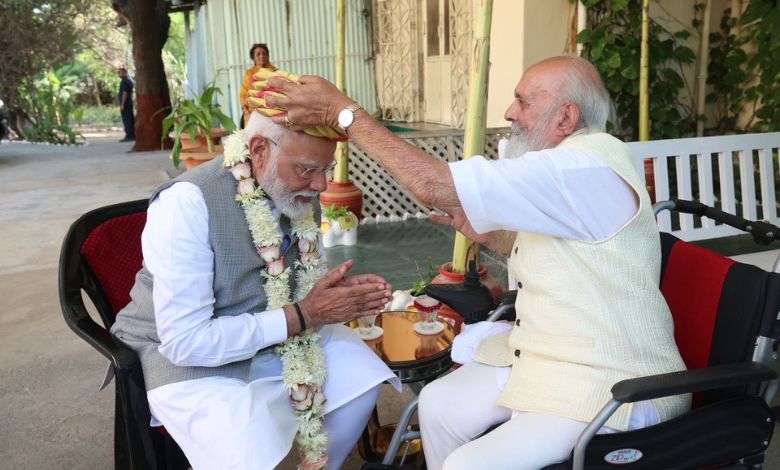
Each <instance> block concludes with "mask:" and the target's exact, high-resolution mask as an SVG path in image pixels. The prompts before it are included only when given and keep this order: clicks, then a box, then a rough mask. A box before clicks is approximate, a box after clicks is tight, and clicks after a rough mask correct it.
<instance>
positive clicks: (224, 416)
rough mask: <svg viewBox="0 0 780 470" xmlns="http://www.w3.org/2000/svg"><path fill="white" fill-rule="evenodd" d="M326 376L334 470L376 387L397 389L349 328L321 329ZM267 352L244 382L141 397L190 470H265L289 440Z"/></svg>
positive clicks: (273, 361)
mask: <svg viewBox="0 0 780 470" xmlns="http://www.w3.org/2000/svg"><path fill="white" fill-rule="evenodd" d="M320 335H321V336H322V341H321V345H322V348H323V351H324V352H325V362H326V367H327V373H328V378H327V380H326V382H325V395H326V397H327V400H328V401H327V402H326V404H325V412H326V416H325V429H326V431H327V433H328V468H330V469H337V468H339V467H340V466H341V464H342V463H343V461H344V459H345V458H346V457H347V454H348V453H349V451H350V450H351V449H352V447H353V446H354V445H355V442H356V441H357V439H358V437H359V436H360V433H361V432H362V430H363V428H364V427H365V425H366V422H367V421H368V418H369V415H370V414H371V411H372V410H373V408H374V406H375V404H376V401H377V399H378V398H379V391H380V389H381V384H382V383H383V382H384V381H386V380H387V381H389V382H391V383H392V384H393V385H395V386H396V388H397V389H398V390H399V391H400V387H401V384H400V381H399V380H398V378H397V377H396V376H395V375H394V374H393V373H392V371H391V370H390V369H389V368H388V367H387V366H386V365H385V364H384V363H383V362H382V360H381V359H380V358H379V357H378V356H377V355H376V354H374V353H373V352H372V351H371V350H370V349H369V348H368V347H367V346H366V345H365V344H364V343H363V341H362V340H361V339H360V338H358V337H357V335H356V334H354V333H353V332H352V331H351V330H350V329H349V328H347V327H345V326H343V325H328V326H325V327H323V328H321V329H320ZM281 367H282V366H281V361H280V360H279V358H278V356H276V355H275V354H273V353H272V352H270V351H264V352H262V353H260V354H258V355H257V356H255V357H254V358H253V359H252V369H251V379H250V381H248V382H244V381H243V380H239V379H232V378H226V377H208V378H203V379H196V380H188V381H185V382H177V383H173V384H168V385H164V386H162V387H158V388H156V389H154V390H150V391H149V392H147V397H148V398H149V408H150V409H151V411H152V415H153V416H154V417H155V418H156V419H157V420H159V422H161V423H162V424H163V425H164V426H165V428H166V429H167V430H168V432H169V433H170V434H171V436H172V437H173V438H174V440H176V443H177V444H179V446H180V447H181V448H182V450H183V451H184V454H185V455H186V456H187V459H188V460H189V461H190V464H191V465H192V468H193V469H194V470H210V469H215V470H217V469H219V470H222V469H225V470H226V469H237V470H238V469H253V470H254V469H272V468H274V467H275V466H276V465H278V464H279V462H280V461H281V460H282V459H284V457H285V456H286V455H287V453H288V452H289V451H290V448H291V447H292V442H293V438H294V437H295V431H296V427H295V416H294V414H293V409H292V407H291V406H290V399H289V397H288V395H287V392H285V390H284V387H283V384H282V381H281V370H282V369H281Z"/></svg>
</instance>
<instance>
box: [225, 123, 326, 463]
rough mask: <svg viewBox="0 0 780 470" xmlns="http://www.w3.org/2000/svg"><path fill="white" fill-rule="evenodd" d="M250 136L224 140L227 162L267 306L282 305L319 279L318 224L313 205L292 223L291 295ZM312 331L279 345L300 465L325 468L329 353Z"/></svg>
mask: <svg viewBox="0 0 780 470" xmlns="http://www.w3.org/2000/svg"><path fill="white" fill-rule="evenodd" d="M246 138H247V136H246V135H245V133H244V132H243V131H241V130H239V131H236V132H235V133H233V134H232V135H231V136H229V137H228V138H227V139H225V142H224V148H225V154H224V162H223V165H224V166H225V167H227V168H229V169H230V172H231V173H232V174H233V177H234V178H235V179H236V187H237V191H238V194H237V195H236V201H237V202H238V203H239V204H241V208H242V209H243V210H244V216H245V217H246V221H247V225H248V226H249V231H250V233H251V234H252V242H253V243H254V244H255V247H257V252H258V254H259V255H260V256H261V257H262V258H263V260H264V261H265V263H266V265H265V270H264V271H263V273H262V274H261V275H262V277H263V279H264V287H265V294H266V298H267V308H268V309H269V310H270V309H275V308H281V307H283V306H285V305H287V304H289V303H290V302H292V301H298V300H301V299H303V298H304V297H306V294H308V293H309V291H310V290H311V288H312V287H313V286H314V284H315V283H316V282H317V280H318V279H319V278H320V277H321V269H320V268H321V266H320V257H319V252H318V248H319V247H318V240H319V232H320V230H319V226H318V225H317V223H316V222H314V217H313V215H312V214H313V212H312V210H311V209H310V210H309V211H308V212H307V213H306V214H305V215H304V216H303V217H301V218H300V219H296V220H293V221H292V222H291V232H292V234H293V235H295V236H297V237H298V249H299V259H298V260H296V261H295V263H294V265H293V268H294V270H295V282H296V286H297V287H296V290H295V293H294V295H293V299H292V300H291V298H290V276H291V275H292V272H291V269H290V268H288V267H285V266H284V256H281V254H280V247H281V244H282V236H281V230H280V228H279V222H278V221H277V220H276V218H274V216H273V212H272V211H271V207H270V206H269V205H268V201H267V200H266V198H265V197H264V196H265V193H264V191H263V189H262V188H260V187H258V186H257V181H256V179H255V178H254V177H253V175H252V166H251V161H250V158H251V157H250V154H249V148H248V146H247V140H246ZM319 340H320V336H319V334H317V332H316V331H314V330H307V331H304V332H301V333H300V334H299V335H297V336H293V337H290V338H288V339H287V340H286V341H285V342H284V343H282V344H281V345H279V346H278V347H277V348H276V352H277V353H278V354H279V356H280V357H281V359H282V380H283V381H284V386H285V388H286V389H287V391H288V393H289V394H290V402H291V404H292V407H293V408H294V409H295V421H296V424H297V427H298V432H297V434H296V437H295V442H296V443H297V444H298V449H299V452H300V454H301V465H300V468H302V469H306V470H309V469H311V470H314V469H322V468H325V467H326V466H327V462H328V456H327V452H326V445H327V436H326V434H325V429H324V427H323V418H324V415H325V413H324V411H325V393H324V391H323V388H322V387H323V385H324V384H325V378H326V369H325V355H324V353H323V351H322V347H321V346H320V343H319Z"/></svg>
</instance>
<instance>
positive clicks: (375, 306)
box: [298, 260, 392, 327]
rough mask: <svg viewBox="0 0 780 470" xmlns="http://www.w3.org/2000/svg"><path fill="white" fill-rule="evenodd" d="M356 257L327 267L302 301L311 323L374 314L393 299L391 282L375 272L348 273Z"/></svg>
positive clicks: (307, 318)
mask: <svg viewBox="0 0 780 470" xmlns="http://www.w3.org/2000/svg"><path fill="white" fill-rule="evenodd" d="M353 265H354V261H352V260H349V261H345V262H343V263H341V264H340V265H338V266H336V267H335V268H333V269H331V270H330V271H328V272H327V273H326V274H325V276H323V277H322V279H320V280H319V281H318V282H317V283H316V284H315V285H314V287H313V288H312V289H311V291H309V294H308V295H307V296H306V297H305V298H304V299H303V300H301V301H300V302H298V305H300V307H301V310H303V314H304V316H305V317H306V325H308V326H309V327H314V326H319V325H329V324H333V323H343V322H346V321H349V320H352V319H355V318H358V317H362V316H365V315H375V314H377V313H379V312H380V311H381V310H382V308H383V307H384V306H385V305H386V304H387V303H388V302H389V301H390V300H391V299H392V286H390V284H389V283H388V282H387V281H386V280H384V279H383V278H381V277H379V276H377V275H374V274H360V275H356V276H346V273H347V271H349V270H350V269H352V266H353Z"/></svg>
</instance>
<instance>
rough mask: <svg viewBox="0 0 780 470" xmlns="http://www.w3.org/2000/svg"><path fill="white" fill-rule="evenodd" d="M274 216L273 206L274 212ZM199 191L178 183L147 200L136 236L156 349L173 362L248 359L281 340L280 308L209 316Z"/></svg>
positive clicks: (208, 266)
mask: <svg viewBox="0 0 780 470" xmlns="http://www.w3.org/2000/svg"><path fill="white" fill-rule="evenodd" d="M274 213H275V214H274V215H276V216H277V218H278V217H279V216H278V211H276V210H275V211H274ZM208 234H209V229H208V212H207V210H206V203H205V201H204V199H203V194H202V193H201V191H200V189H199V188H198V187H197V186H195V185H194V184H192V183H186V182H180V183H176V184H174V185H172V186H171V187H170V188H167V189H165V190H164V191H162V192H160V194H159V196H158V197H157V198H156V199H155V200H154V201H153V202H152V203H151V204H150V205H149V210H148V211H147V222H146V227H145V228H144V231H143V234H142V236H141V240H142V245H143V255H144V262H145V263H146V267H147V269H149V272H151V273H152V275H153V276H154V283H153V289H152V296H153V299H154V309H155V320H156V322H157V334H158V335H159V337H160V342H161V344H160V347H159V351H160V354H162V355H163V356H165V357H166V358H167V359H168V360H170V361H171V362H172V363H174V364H176V365H178V366H207V367H213V366H220V365H223V364H228V363H230V362H235V361H239V360H243V359H249V358H251V357H253V356H254V355H255V353H256V352H257V351H258V350H260V349H263V348H265V347H267V346H271V345H274V344H277V343H281V342H282V341H284V340H285V339H287V320H286V318H285V316H284V312H283V311H282V309H280V308H279V309H274V310H269V311H266V312H246V313H243V314H241V315H236V316H221V317H216V318H214V317H213V315H214V290H213V280H214V251H213V250H212V249H211V244H210V242H209V235H208Z"/></svg>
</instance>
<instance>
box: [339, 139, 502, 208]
mask: <svg viewBox="0 0 780 470" xmlns="http://www.w3.org/2000/svg"><path fill="white" fill-rule="evenodd" d="M508 133H509V129H508V128H499V129H489V130H488V133H487V139H486V140H487V145H486V151H485V153H486V156H487V157H488V158H492V159H495V158H497V157H498V154H497V150H496V149H497V147H498V140H499V139H500V138H501V137H505V136H506V135H508ZM399 137H403V138H405V139H406V140H408V141H409V142H410V143H411V144H412V145H415V146H417V147H419V148H421V149H422V150H424V151H425V152H426V153H428V154H429V155H432V156H434V157H436V158H438V159H439V160H443V161H446V162H454V161H458V160H462V159H463V131H462V130H452V131H445V132H443V133H438V134H437V133H432V132H415V133H408V134H406V135H400V136H399ZM349 166H350V179H351V180H352V182H354V183H355V185H356V186H357V187H359V188H360V189H361V190H362V191H363V222H364V223H365V222H387V221H392V220H399V219H406V218H409V217H420V216H422V215H423V214H427V213H428V209H426V208H425V207H423V206H422V205H421V204H420V203H419V202H417V201H416V200H415V199H414V198H413V197H412V196H411V195H410V194H409V193H407V192H406V191H405V190H404V189H403V188H401V186H399V185H398V183H396V181H395V180H394V179H393V178H392V177H391V176H390V174H388V173H387V172H386V171H385V170H384V169H382V167H380V166H379V165H377V164H376V163H375V162H374V161H373V160H371V159H370V158H369V157H368V156H366V154H365V153H364V152H363V150H362V149H360V148H359V147H357V146H355V145H351V146H350V159H349Z"/></svg>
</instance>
